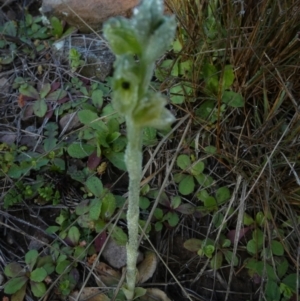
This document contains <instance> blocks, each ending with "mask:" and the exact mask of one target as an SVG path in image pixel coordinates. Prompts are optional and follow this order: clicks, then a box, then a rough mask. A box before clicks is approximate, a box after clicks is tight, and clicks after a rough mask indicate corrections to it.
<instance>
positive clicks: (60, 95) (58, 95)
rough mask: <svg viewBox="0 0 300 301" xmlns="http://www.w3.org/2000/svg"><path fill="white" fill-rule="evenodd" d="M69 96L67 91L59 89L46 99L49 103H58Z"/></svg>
mask: <svg viewBox="0 0 300 301" xmlns="http://www.w3.org/2000/svg"><path fill="white" fill-rule="evenodd" d="M67 95H68V93H67V91H65V90H63V89H57V90H56V91H54V92H52V93H50V94H49V95H48V96H47V97H46V99H47V100H49V101H58V100H60V99H62V98H64V97H66V96H67Z"/></svg>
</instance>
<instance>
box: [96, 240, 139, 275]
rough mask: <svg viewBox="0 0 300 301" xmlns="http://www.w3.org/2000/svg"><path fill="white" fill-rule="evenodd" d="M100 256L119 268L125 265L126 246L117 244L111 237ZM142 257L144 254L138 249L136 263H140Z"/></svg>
mask: <svg viewBox="0 0 300 301" xmlns="http://www.w3.org/2000/svg"><path fill="white" fill-rule="evenodd" d="M102 256H103V257H104V259H105V260H106V261H107V262H108V263H109V265H110V266H111V267H113V268H115V269H120V268H122V267H123V266H125V265H126V260H127V253H126V246H121V245H118V244H117V243H116V242H115V241H114V240H113V239H112V238H109V239H108V242H107V243H106V245H105V248H104V250H103V252H102ZM143 259H144V256H143V254H142V252H140V251H138V259H137V263H140V262H141V261H142V260H143Z"/></svg>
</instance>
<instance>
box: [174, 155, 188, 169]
mask: <svg viewBox="0 0 300 301" xmlns="http://www.w3.org/2000/svg"><path fill="white" fill-rule="evenodd" d="M176 164H177V166H178V167H180V168H181V169H182V170H186V169H188V168H189V167H190V165H191V159H190V157H189V156H188V155H179V156H178V157H177V160H176Z"/></svg>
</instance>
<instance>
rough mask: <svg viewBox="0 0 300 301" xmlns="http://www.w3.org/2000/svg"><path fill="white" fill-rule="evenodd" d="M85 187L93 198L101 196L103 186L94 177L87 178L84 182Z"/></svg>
mask: <svg viewBox="0 0 300 301" xmlns="http://www.w3.org/2000/svg"><path fill="white" fill-rule="evenodd" d="M85 186H86V187H87V189H88V190H89V191H90V192H91V193H92V194H93V195H94V196H96V197H98V198H100V197H101V196H102V193H103V184H102V182H101V180H100V179H99V178H97V177H96V176H92V177H89V178H88V179H87V180H86V182H85Z"/></svg>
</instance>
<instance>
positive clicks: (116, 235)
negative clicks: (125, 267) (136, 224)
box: [108, 224, 127, 245]
mask: <svg viewBox="0 0 300 301" xmlns="http://www.w3.org/2000/svg"><path fill="white" fill-rule="evenodd" d="M108 231H109V232H110V233H111V237H112V238H113V239H114V240H115V242H116V243H117V244H119V245H126V243H127V234H126V233H125V232H124V231H123V229H122V228H120V227H118V226H113V225H112V224H110V225H109V226H108Z"/></svg>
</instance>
